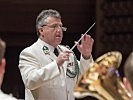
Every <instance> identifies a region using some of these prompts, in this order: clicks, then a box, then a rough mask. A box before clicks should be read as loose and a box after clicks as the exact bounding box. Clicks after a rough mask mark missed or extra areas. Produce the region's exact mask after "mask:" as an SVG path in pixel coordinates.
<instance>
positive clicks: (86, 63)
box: [79, 55, 94, 76]
mask: <svg viewBox="0 0 133 100" xmlns="http://www.w3.org/2000/svg"><path fill="white" fill-rule="evenodd" d="M93 64H94V61H93V58H92V56H91V57H90V59H87V60H86V59H84V58H83V56H82V55H81V58H80V61H79V70H80V73H79V76H81V75H83V73H85V72H86V71H87V70H88V69H89V67H91V66H92V65H93Z"/></svg>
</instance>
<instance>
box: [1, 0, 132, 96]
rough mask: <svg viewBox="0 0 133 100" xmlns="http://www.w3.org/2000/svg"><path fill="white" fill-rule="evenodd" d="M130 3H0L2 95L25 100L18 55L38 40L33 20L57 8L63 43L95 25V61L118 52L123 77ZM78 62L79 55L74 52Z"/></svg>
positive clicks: (19, 0)
mask: <svg viewBox="0 0 133 100" xmlns="http://www.w3.org/2000/svg"><path fill="white" fill-rule="evenodd" d="M132 6H133V1H132V0H0V37H1V38H2V39H3V40H4V41H6V43H7V49H6V54H5V58H6V60H7V66H6V72H5V76H4V81H3V84H2V90H3V91H4V92H5V93H12V94H13V95H14V96H15V97H17V98H24V85H23V82H22V79H21V75H20V72H19V69H18V61H19V53H20V52H21V50H22V49H23V48H25V47H27V46H29V45H31V44H32V43H33V42H35V41H36V40H37V35H36V30H35V20H36V17H37V15H38V14H39V13H40V11H41V10H43V9H49V8H51V9H56V10H58V11H59V12H60V13H61V15H62V22H63V24H64V26H66V27H67V29H68V30H67V32H65V33H64V38H63V41H62V44H64V45H66V44H67V45H69V46H70V47H72V46H73V45H74V41H75V40H78V39H79V38H80V36H81V34H83V33H85V31H86V30H87V29H88V28H89V27H90V26H91V25H92V24H93V23H94V22H96V25H95V27H93V28H92V29H91V30H90V31H89V32H88V34H90V35H91V36H92V37H93V38H94V41H95V42H94V47H93V52H92V55H93V57H94V60H95V59H96V58H98V57H99V56H100V55H102V54H104V53H107V52H109V51H114V50H115V51H120V52H121V53H122V58H123V59H122V62H121V65H120V67H119V69H118V70H119V72H120V75H121V77H123V76H124V73H123V66H124V62H125V60H126V58H127V56H128V55H129V53H130V52H131V51H132V50H133V45H132V43H133V28H132V26H133V10H132ZM74 51H75V54H76V55H77V57H78V59H79V56H80V54H79V52H78V51H77V49H76V48H75V49H74Z"/></svg>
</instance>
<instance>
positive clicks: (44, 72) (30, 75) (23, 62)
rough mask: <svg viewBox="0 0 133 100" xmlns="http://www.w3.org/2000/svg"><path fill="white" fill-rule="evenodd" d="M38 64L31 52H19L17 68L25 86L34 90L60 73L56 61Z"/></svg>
mask: <svg viewBox="0 0 133 100" xmlns="http://www.w3.org/2000/svg"><path fill="white" fill-rule="evenodd" d="M40 66H41V65H40V63H39V62H38V61H37V59H36V57H35V56H33V55H32V54H30V53H28V52H25V51H23V52H22V53H21V54H20V58H19V69H20V72H21V75H22V79H23V82H24V84H25V87H26V88H28V89H30V90H34V89H36V88H38V87H40V86H42V85H43V84H45V83H46V82H47V81H49V80H51V79H53V78H54V77H56V76H58V75H59V74H60V71H59V69H58V66H57V63H56V61H52V62H51V63H49V64H47V65H45V66H41V67H40Z"/></svg>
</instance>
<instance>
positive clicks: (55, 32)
mask: <svg viewBox="0 0 133 100" xmlns="http://www.w3.org/2000/svg"><path fill="white" fill-rule="evenodd" d="M46 22H47V24H45V25H44V26H43V27H42V28H41V29H40V30H39V31H40V33H41V36H42V39H43V40H44V41H45V42H46V43H48V44H50V45H52V46H54V47H56V46H57V45H59V44H60V43H61V41H62V38H63V30H62V22H61V19H59V18H54V17H48V18H47V19H46Z"/></svg>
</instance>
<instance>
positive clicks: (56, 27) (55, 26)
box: [42, 24, 67, 31]
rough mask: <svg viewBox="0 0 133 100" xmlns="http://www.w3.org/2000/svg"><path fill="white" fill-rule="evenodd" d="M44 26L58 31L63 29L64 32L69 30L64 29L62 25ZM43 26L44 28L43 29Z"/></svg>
mask: <svg viewBox="0 0 133 100" xmlns="http://www.w3.org/2000/svg"><path fill="white" fill-rule="evenodd" d="M43 26H47V27H49V28H53V29H54V30H57V29H58V28H61V29H62V31H66V30H67V28H66V27H62V26H60V25H56V24H55V25H51V26H49V25H43ZM43 26H42V27H43Z"/></svg>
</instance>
